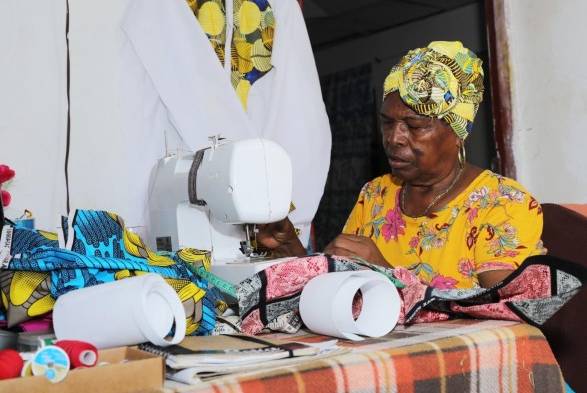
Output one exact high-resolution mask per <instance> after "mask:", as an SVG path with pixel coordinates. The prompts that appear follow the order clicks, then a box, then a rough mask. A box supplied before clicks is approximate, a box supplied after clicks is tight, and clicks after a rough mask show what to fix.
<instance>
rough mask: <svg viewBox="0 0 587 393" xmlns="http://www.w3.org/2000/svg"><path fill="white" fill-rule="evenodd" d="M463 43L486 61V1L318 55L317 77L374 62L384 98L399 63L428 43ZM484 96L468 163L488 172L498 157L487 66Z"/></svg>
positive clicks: (375, 81) (470, 140)
mask: <svg viewBox="0 0 587 393" xmlns="http://www.w3.org/2000/svg"><path fill="white" fill-rule="evenodd" d="M452 40H459V41H461V42H463V44H464V45H465V46H466V47H468V48H469V49H471V50H472V51H473V52H475V53H477V54H478V55H479V56H480V57H481V58H486V56H487V43H486V39H485V21H484V15H483V2H480V3H473V4H471V5H468V6H464V7H461V8H457V9H455V10H452V11H449V12H445V13H442V14H438V15H435V16H432V17H429V18H425V19H422V20H420V21H416V22H412V23H408V24H405V25H402V26H398V27H396V28H392V29H389V30H385V31H383V32H380V33H377V34H373V35H370V36H367V37H364V38H360V39H356V40H352V41H348V42H345V43H342V44H339V45H336V46H332V47H329V48H324V49H319V50H317V51H315V52H314V55H315V57H316V63H317V66H318V72H319V73H320V75H328V74H332V73H334V72H337V71H342V70H346V69H350V68H353V67H356V66H358V65H361V64H365V63H371V64H372V67H373V86H375V87H376V88H377V91H376V96H377V97H381V94H382V84H383V80H384V79H385V77H386V76H387V73H388V72H389V70H390V69H391V67H393V66H394V65H395V64H396V63H397V61H398V60H399V59H400V57H401V56H403V55H404V54H405V53H406V52H407V51H408V50H410V49H413V48H417V47H423V46H426V45H428V43H429V42H430V41H452ZM484 63H485V64H484V69H485V74H486V77H485V85H486V89H487V91H486V94H485V99H484V104H483V105H481V107H480V108H479V112H478V113H477V117H476V119H475V128H474V131H473V133H472V134H471V136H470V137H469V138H468V139H467V158H468V160H469V161H470V162H472V163H474V164H476V165H478V166H481V167H490V166H491V160H492V159H493V157H494V154H495V153H494V151H495V148H494V146H493V144H494V143H493V136H492V132H493V131H492V130H493V129H492V121H491V106H490V102H491V100H490V96H489V94H488V90H489V80H488V75H489V73H488V68H487V67H488V66H489V64H488V62H487V61H485V62H484Z"/></svg>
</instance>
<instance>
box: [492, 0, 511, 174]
mask: <svg viewBox="0 0 587 393" xmlns="http://www.w3.org/2000/svg"><path fill="white" fill-rule="evenodd" d="M504 2H505V0H485V21H486V22H485V23H486V27H487V47H488V52H489V82H490V84H491V109H492V112H493V138H494V141H495V148H496V152H497V160H498V162H497V170H498V171H499V173H501V174H502V175H504V176H507V177H511V178H514V179H515V178H516V165H515V161H514V154H513V149H512V137H513V129H512V97H511V85H510V61H509V45H508V39H507V31H506V20H505V6H504Z"/></svg>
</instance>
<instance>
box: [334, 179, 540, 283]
mask: <svg viewBox="0 0 587 393" xmlns="http://www.w3.org/2000/svg"><path fill="white" fill-rule="evenodd" d="M400 190H401V182H400V181H399V180H397V179H395V178H393V177H392V176H391V175H384V176H381V177H378V178H376V179H374V180H372V181H370V182H369V183H367V184H365V186H364V187H363V189H362V190H361V193H360V195H359V199H358V201H357V203H356V205H355V207H354V208H353V211H352V212H351V215H350V217H349V218H348V220H347V223H346V225H345V227H344V229H343V232H344V233H347V234H356V235H363V236H368V237H370V238H371V239H373V241H374V242H375V244H376V245H377V247H378V248H379V250H380V251H381V253H382V254H383V256H384V257H385V259H386V260H387V261H388V262H389V263H390V264H391V265H393V266H403V267H405V268H408V269H410V270H411V271H412V272H413V273H415V274H416V275H418V276H419V277H420V279H421V280H422V281H424V282H426V283H428V284H429V285H431V286H433V287H436V288H442V289H448V288H471V287H476V286H479V282H478V279H477V275H478V274H479V273H482V272H486V271H490V270H514V269H516V268H517V267H518V266H519V265H520V264H521V263H522V262H523V261H524V259H526V258H527V257H529V256H532V255H536V254H542V253H544V252H545V250H544V249H543V247H542V242H541V241H540V236H541V235H542V209H541V207H540V204H539V203H538V202H537V201H536V199H534V198H533V197H532V196H531V195H530V194H529V193H528V192H527V191H526V190H525V189H524V188H523V187H522V186H521V185H520V184H519V183H517V182H516V181H514V180H512V179H508V178H505V177H502V176H499V175H497V174H495V173H493V172H491V171H488V170H486V171H484V172H482V173H481V174H480V175H479V176H478V177H477V178H476V179H475V180H474V181H473V182H472V183H471V184H470V185H469V186H468V187H467V188H466V189H465V190H464V191H463V192H462V193H461V194H460V195H458V196H457V197H456V198H455V199H453V200H452V201H451V202H450V203H449V204H448V205H447V206H445V207H444V208H443V209H442V210H439V211H437V212H434V213H430V214H429V215H428V216H426V217H418V218H412V217H409V216H406V215H404V214H403V213H402V211H401V208H400V205H399V195H400Z"/></svg>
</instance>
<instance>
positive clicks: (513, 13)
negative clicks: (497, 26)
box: [505, 0, 587, 203]
mask: <svg viewBox="0 0 587 393" xmlns="http://www.w3.org/2000/svg"><path fill="white" fill-rule="evenodd" d="M505 11H506V17H507V20H506V24H507V26H508V37H509V44H510V64H511V74H512V106H513V127H514V133H513V150H514V159H515V164H516V169H517V178H518V180H519V181H520V182H521V183H522V184H524V185H525V186H526V187H527V188H528V189H529V190H530V191H531V192H533V193H534V194H535V195H536V197H537V198H538V199H539V200H541V201H543V202H558V203H572V202H574V203H587V154H586V153H585V149H586V147H587V129H586V125H587V74H586V73H585V66H584V65H585V63H586V62H587V52H586V51H585V41H584V37H586V36H587V24H586V23H585V15H587V2H585V1H584V0H564V1H552V0H508V1H506V10H505Z"/></svg>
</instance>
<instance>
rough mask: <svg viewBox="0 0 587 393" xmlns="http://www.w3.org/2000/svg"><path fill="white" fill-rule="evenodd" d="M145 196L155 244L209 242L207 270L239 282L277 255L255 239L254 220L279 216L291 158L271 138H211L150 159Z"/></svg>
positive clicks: (288, 188)
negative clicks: (152, 166)
mask: <svg viewBox="0 0 587 393" xmlns="http://www.w3.org/2000/svg"><path fill="white" fill-rule="evenodd" d="M153 179H154V180H153V182H152V191H151V194H150V198H149V212H150V217H151V236H152V237H154V239H155V243H156V245H157V249H158V250H160V251H161V250H166V251H171V250H177V249H179V248H183V247H193V248H198V249H204V250H212V272H213V273H215V274H216V275H218V276H220V277H222V278H224V279H225V280H227V281H229V282H232V283H238V282H240V281H242V280H243V279H245V278H247V277H249V276H251V275H253V274H255V273H256V272H258V271H260V270H262V269H265V268H266V267H268V266H270V265H272V264H274V263H277V262H279V261H280V260H267V259H266V258H264V255H263V254H262V253H260V252H259V251H258V250H257V247H256V241H255V236H256V233H257V232H256V225H257V224H266V223H271V222H276V221H279V220H281V219H283V218H285V217H286V216H287V214H288V213H289V209H290V204H291V193H292V165H291V161H290V158H289V156H288V154H287V152H286V151H285V150H284V149H283V148H282V147H281V146H279V145H278V144H276V143H275V142H272V141H270V140H267V139H261V138H255V139H246V140H240V141H227V140H223V139H220V138H218V137H214V138H211V145H210V147H209V148H207V149H205V150H201V151H199V152H197V153H196V154H195V155H194V154H187V155H183V156H182V155H179V154H176V155H170V156H168V157H165V158H163V159H161V160H160V161H159V163H158V165H157V168H156V170H155V173H154V178H153Z"/></svg>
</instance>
